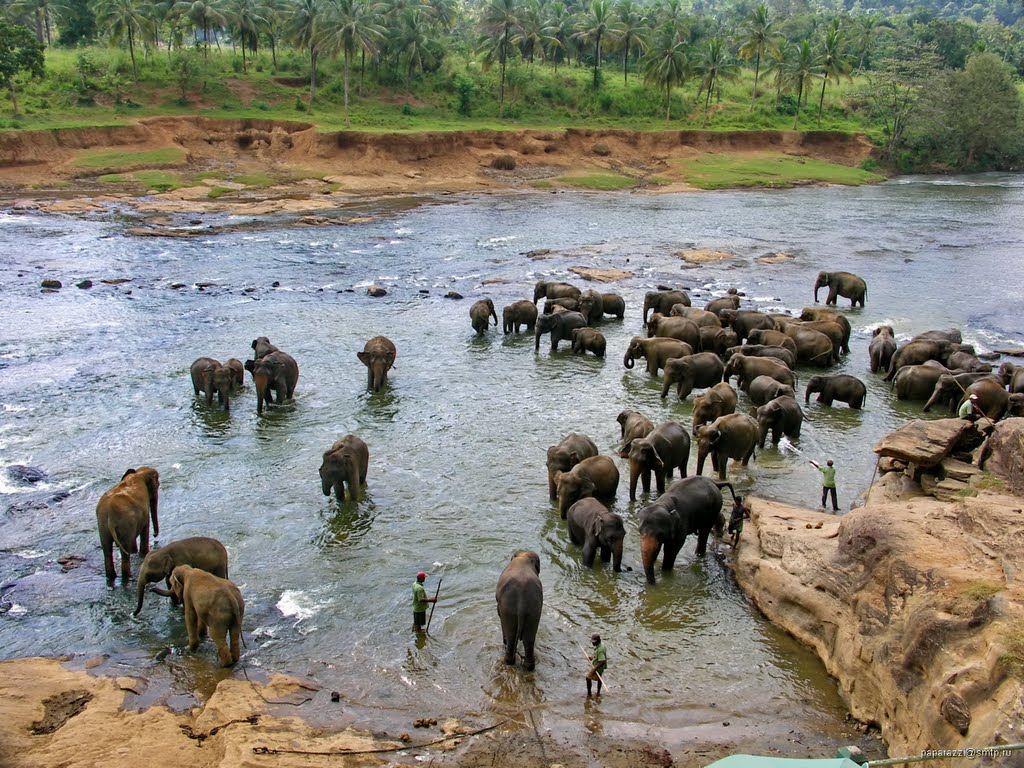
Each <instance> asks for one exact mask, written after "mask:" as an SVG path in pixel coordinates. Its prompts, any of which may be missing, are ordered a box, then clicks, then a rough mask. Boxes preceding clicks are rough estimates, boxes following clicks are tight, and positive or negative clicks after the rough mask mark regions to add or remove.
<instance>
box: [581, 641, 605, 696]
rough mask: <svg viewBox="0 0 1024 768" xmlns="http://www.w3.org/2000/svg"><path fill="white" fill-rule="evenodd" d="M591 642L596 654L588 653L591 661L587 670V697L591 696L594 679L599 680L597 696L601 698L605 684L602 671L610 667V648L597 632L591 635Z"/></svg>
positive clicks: (588, 658) (588, 659)
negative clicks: (607, 647)
mask: <svg viewBox="0 0 1024 768" xmlns="http://www.w3.org/2000/svg"><path fill="white" fill-rule="evenodd" d="M590 644H591V645H593V646H594V655H593V656H591V655H589V654H586V656H587V661H589V662H591V667H590V671H588V672H587V698H588V699H589V698H590V697H591V683H592V682H593V681H594V680H597V697H598V698H601V686H602V685H603V684H604V678H602V677H601V673H602V672H604V671H605V669H607V667H608V650H607V649H606V648H605V647H604V643H602V642H601V636H600V635H599V634H597V633H594V634H593V635H591V636H590Z"/></svg>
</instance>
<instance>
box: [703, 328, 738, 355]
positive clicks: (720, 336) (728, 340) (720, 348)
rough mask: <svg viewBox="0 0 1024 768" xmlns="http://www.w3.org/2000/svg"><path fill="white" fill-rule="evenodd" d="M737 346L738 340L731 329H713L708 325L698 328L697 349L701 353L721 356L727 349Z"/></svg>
mask: <svg viewBox="0 0 1024 768" xmlns="http://www.w3.org/2000/svg"><path fill="white" fill-rule="evenodd" d="M737 344H739V338H738V337H737V336H736V331H734V330H733V329H732V328H715V327H713V326H710V325H702V326H701V327H700V346H699V349H700V351H701V352H714V353H715V354H716V355H721V354H723V353H724V352H725V350H727V349H728V348H729V347H735V346H736V345H737Z"/></svg>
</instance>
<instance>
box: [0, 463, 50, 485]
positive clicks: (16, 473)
mask: <svg viewBox="0 0 1024 768" xmlns="http://www.w3.org/2000/svg"><path fill="white" fill-rule="evenodd" d="M7 476H8V477H9V478H11V480H13V481H15V482H16V483H23V484H25V485H35V484H36V483H40V482H42V481H43V480H45V479H46V478H47V477H49V475H47V473H46V470H45V469H42V468H41V467H30V466H28V465H26V464H11V466H9V467H8V468H7Z"/></svg>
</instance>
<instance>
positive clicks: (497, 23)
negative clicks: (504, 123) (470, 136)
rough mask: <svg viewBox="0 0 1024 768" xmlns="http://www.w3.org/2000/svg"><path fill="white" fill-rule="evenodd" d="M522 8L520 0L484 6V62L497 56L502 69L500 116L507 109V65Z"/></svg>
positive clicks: (500, 0) (499, 0)
mask: <svg viewBox="0 0 1024 768" xmlns="http://www.w3.org/2000/svg"><path fill="white" fill-rule="evenodd" d="M520 12H521V8H520V5H519V2H518V0H489V1H488V3H487V5H485V6H484V8H483V14H482V16H481V18H480V26H481V27H482V28H483V30H484V40H483V44H482V46H481V48H482V50H483V53H484V62H485V63H489V62H491V61H493V60H494V57H495V56H497V59H498V66H499V68H500V70H501V76H500V85H499V86H498V117H501V116H502V113H503V112H504V109H505V66H506V64H507V63H508V56H509V53H511V49H512V43H513V38H514V37H515V35H516V33H517V32H518V30H519V14H520Z"/></svg>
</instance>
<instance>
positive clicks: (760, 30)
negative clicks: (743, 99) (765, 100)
mask: <svg viewBox="0 0 1024 768" xmlns="http://www.w3.org/2000/svg"><path fill="white" fill-rule="evenodd" d="M773 24H774V20H773V19H772V18H771V14H770V13H769V11H768V6H767V5H765V4H764V3H760V4H759V5H758V6H757V7H756V8H755V9H754V10H753V11H751V13H750V16H748V17H747V20H746V21H745V22H744V23H743V28H742V30H741V33H740V34H741V35H742V42H741V43H740V50H739V54H740V58H743V59H746V60H747V61H750V59H751V58H753V59H754V89H753V90H752V91H751V92H750V109H751V111H753V109H754V99H756V98H757V81H758V79H759V77H760V75H761V57H762V56H764V55H765V54H766V53H769V52H770V51H771V50H772V49H773V48H774V47H775V46H776V44H777V40H778V35H777V34H776V33H775V32H774V31H773V30H772V25H773Z"/></svg>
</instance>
